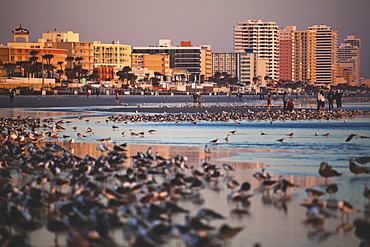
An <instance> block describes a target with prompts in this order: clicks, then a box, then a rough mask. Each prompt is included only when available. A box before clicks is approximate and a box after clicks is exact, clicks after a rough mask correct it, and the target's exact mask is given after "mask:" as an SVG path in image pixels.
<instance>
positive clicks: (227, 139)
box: [225, 134, 230, 142]
mask: <svg viewBox="0 0 370 247" xmlns="http://www.w3.org/2000/svg"><path fill="white" fill-rule="evenodd" d="M225 141H227V142H228V141H230V134H227V136H226V138H225Z"/></svg>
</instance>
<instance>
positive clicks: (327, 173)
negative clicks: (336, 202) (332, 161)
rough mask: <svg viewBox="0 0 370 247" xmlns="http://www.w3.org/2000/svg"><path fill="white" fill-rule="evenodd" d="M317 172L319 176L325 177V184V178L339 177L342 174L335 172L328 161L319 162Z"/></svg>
mask: <svg viewBox="0 0 370 247" xmlns="http://www.w3.org/2000/svg"><path fill="white" fill-rule="evenodd" d="M319 174H320V176H322V177H324V178H325V184H326V183H327V180H328V178H329V177H339V176H341V175H342V173H339V172H337V171H336V170H334V169H333V168H332V167H331V166H330V165H329V164H328V163H326V162H321V164H320V168H319Z"/></svg>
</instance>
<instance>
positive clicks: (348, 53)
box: [337, 35, 361, 85]
mask: <svg viewBox="0 0 370 247" xmlns="http://www.w3.org/2000/svg"><path fill="white" fill-rule="evenodd" d="M337 59H338V62H339V61H342V63H343V60H347V61H351V62H352V63H353V71H352V73H353V81H352V82H351V83H352V84H354V85H360V84H361V40H360V39H356V38H355V36H354V35H349V36H347V38H346V39H345V40H344V43H341V44H340V45H339V46H338V50H337Z"/></svg>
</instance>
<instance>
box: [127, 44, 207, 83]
mask: <svg viewBox="0 0 370 247" xmlns="http://www.w3.org/2000/svg"><path fill="white" fill-rule="evenodd" d="M184 44H185V45H186V46H181V45H180V46H176V47H174V46H172V44H171V40H169V39H161V40H159V45H158V46H147V47H133V48H132V53H133V54H152V55H154V54H167V55H169V64H170V68H171V69H181V70H186V71H187V72H188V73H190V74H191V76H192V77H193V78H197V79H198V80H199V77H200V75H201V50H202V47H200V46H189V45H188V43H183V45H184Z"/></svg>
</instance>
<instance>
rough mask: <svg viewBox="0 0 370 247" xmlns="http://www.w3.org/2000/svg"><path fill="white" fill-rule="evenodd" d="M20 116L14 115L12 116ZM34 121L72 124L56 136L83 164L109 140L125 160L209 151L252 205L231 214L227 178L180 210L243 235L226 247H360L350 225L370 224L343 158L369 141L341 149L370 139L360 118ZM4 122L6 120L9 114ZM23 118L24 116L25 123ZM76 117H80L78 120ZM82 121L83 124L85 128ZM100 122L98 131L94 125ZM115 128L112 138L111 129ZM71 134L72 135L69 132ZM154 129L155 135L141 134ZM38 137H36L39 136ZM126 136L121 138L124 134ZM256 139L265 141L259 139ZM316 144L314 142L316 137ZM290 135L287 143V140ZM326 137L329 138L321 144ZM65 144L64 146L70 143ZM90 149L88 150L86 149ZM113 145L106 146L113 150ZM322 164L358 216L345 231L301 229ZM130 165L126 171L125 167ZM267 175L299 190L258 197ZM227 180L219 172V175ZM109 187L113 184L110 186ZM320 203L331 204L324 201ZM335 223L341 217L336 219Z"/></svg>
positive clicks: (37, 239) (38, 238)
mask: <svg viewBox="0 0 370 247" xmlns="http://www.w3.org/2000/svg"><path fill="white" fill-rule="evenodd" d="M19 113H20V111H19V110H15V111H13V114H14V116H16V115H19ZM50 113H51V112H49V111H48V112H43V111H40V112H38V113H35V114H36V115H37V116H40V117H46V116H48V117H53V118H56V119H64V120H70V121H72V123H71V124H64V125H63V126H64V127H65V128H66V130H65V131H60V132H59V133H58V134H59V135H60V136H62V135H69V136H70V138H71V137H73V138H75V140H76V142H77V143H73V144H69V143H67V142H64V143H62V145H63V146H64V147H65V148H66V149H70V150H71V151H72V152H73V153H75V154H77V155H79V156H81V157H83V156H84V155H85V154H87V153H89V154H91V155H93V156H94V157H95V156H99V155H101V153H99V152H98V151H96V150H95V147H96V145H97V143H99V142H98V141H97V140H98V139H101V138H107V137H112V138H113V141H114V142H115V143H117V144H121V143H127V144H128V145H129V146H128V147H127V150H128V151H127V153H128V155H129V156H132V155H134V154H136V152H137V151H142V152H145V151H146V149H147V147H148V146H151V147H153V151H154V152H156V151H158V152H159V154H160V155H162V156H164V157H167V158H168V157H173V156H175V155H176V154H180V155H187V156H188V157H189V161H188V162H187V163H188V165H189V166H190V165H194V166H197V167H198V166H199V163H200V162H201V161H202V160H203V159H204V158H205V154H204V152H203V148H204V146H205V145H208V146H209V147H210V148H211V153H212V154H211V159H210V163H214V164H216V165H217V166H219V167H220V166H221V165H222V164H223V163H228V164H230V165H232V166H233V167H235V168H236V172H230V173H229V174H228V176H232V177H234V178H235V179H236V180H237V181H239V182H240V183H241V182H244V181H249V182H250V183H251V184H252V191H251V193H254V196H253V197H252V198H251V199H250V204H246V205H244V206H243V207H241V209H243V211H239V212H236V211H235V210H234V209H235V208H236V207H235V205H233V204H230V203H229V202H228V201H227V200H226V198H227V195H228V194H229V193H230V190H229V189H228V188H227V187H226V185H225V180H226V174H225V176H224V177H223V178H220V179H219V183H218V184H207V185H206V188H205V189H204V190H201V192H200V196H199V197H198V198H194V200H187V201H180V202H179V205H180V206H182V207H185V208H187V209H189V210H191V212H192V213H194V214H195V213H196V212H197V211H198V210H199V209H200V208H212V209H214V210H216V211H218V212H220V213H221V214H223V215H224V216H225V217H226V219H225V220H222V221H215V222H212V223H211V225H212V226H215V227H218V226H219V225H221V224H222V223H225V222H227V223H228V224H229V225H231V226H243V227H245V229H244V230H243V231H242V232H241V233H240V234H239V235H238V236H237V237H236V238H235V239H234V240H233V241H231V242H230V244H229V246H234V247H235V246H252V245H253V244H254V243H256V242H260V243H261V244H262V246H358V245H359V243H360V241H359V240H358V239H357V238H356V237H355V236H354V232H353V229H352V228H351V223H352V221H353V219H354V218H357V217H364V215H365V216H369V211H370V206H369V205H370V204H369V202H368V201H367V200H366V199H365V198H364V197H363V196H362V191H363V188H364V184H365V183H369V182H370V176H369V175H363V174H362V175H360V177H359V178H356V179H355V177H354V175H353V174H352V173H350V171H349V169H348V164H349V163H348V160H349V158H356V157H361V156H369V155H370V153H369V150H370V139H365V138H363V139H361V138H357V139H353V140H351V141H350V142H348V143H346V142H345V140H346V138H347V137H348V136H349V134H352V133H356V134H358V135H363V136H370V118H369V116H367V117H359V118H353V119H347V120H348V121H347V122H344V121H343V119H340V120H329V121H326V120H325V121H324V120H322V121H318V120H312V121H284V122H283V121H274V122H273V123H272V124H270V122H269V121H260V122H256V121H255V122H249V121H241V122H240V123H241V124H240V125H236V124H235V122H232V121H231V122H226V123H217V122H199V123H198V124H192V123H180V124H175V123H160V124H159V123H150V122H149V123H127V124H125V123H112V122H108V123H106V122H105V119H106V116H107V115H109V114H112V113H109V114H107V113H104V112H94V111H89V112H88V114H90V115H87V114H86V111H83V110H82V109H76V112H74V113H72V114H71V113H63V112H60V111H58V112H52V114H50ZM9 114H11V113H10V112H9ZM21 114H24V115H23V116H29V115H30V112H29V111H28V112H27V111H21ZM27 114H28V115H27ZM78 116H83V118H82V119H78V118H77V117H78ZM86 119H88V120H89V121H88V122H87V121H85V120H86ZM96 121H99V122H100V123H95V122H96ZM113 124H114V125H116V126H118V127H119V128H118V129H117V130H113V129H112V126H113ZM73 126H77V127H78V130H77V131H74V130H73V129H72V127H73ZM87 127H91V128H92V129H93V130H94V132H95V134H94V135H88V134H86V133H85V131H86V129H87ZM130 129H131V130H132V131H134V132H136V133H137V132H140V131H144V132H145V135H144V137H132V136H130V134H129V130H130ZM150 129H155V130H156V132H155V133H154V134H150V133H148V132H147V131H148V130H150ZM233 130H237V133H236V134H235V135H233V134H231V139H230V141H229V142H226V141H224V138H225V137H226V135H227V134H228V133H229V132H230V131H233ZM40 131H41V130H40ZM123 131H126V132H127V134H126V135H122V132H123ZM261 131H263V132H264V133H266V135H261ZM316 131H318V132H319V136H315V132H316ZM78 132H80V133H82V134H85V135H87V138H85V139H78V138H77V136H76V134H77V133H78ZM291 132H293V133H294V135H293V137H292V138H291V137H288V136H287V134H288V133H291ZM325 133H329V137H325V136H322V135H323V134H325ZM70 138H68V139H70ZM215 138H219V139H220V143H218V144H212V143H211V142H210V141H211V140H213V139H215ZM280 138H286V142H283V143H280V142H278V141H277V140H278V139H280ZM89 143H92V144H89ZM112 145H113V144H107V146H108V147H111V146H112ZM322 161H325V162H328V163H329V164H330V165H332V166H333V167H334V168H335V169H336V170H338V171H339V172H341V173H343V175H342V176H341V177H339V178H334V179H329V183H330V182H335V183H337V184H338V186H339V191H338V193H337V194H336V196H335V198H336V199H337V200H342V199H344V200H346V201H349V202H350V203H351V204H353V205H354V206H355V207H356V208H357V209H360V210H361V212H359V213H352V214H350V221H349V225H348V224H347V225H346V224H344V223H343V222H342V221H341V220H340V218H338V219H329V220H326V221H325V223H324V224H323V225H319V226H317V225H312V224H306V223H303V222H304V221H305V219H306V217H305V212H306V210H305V208H303V207H301V206H299V203H301V202H302V201H303V200H305V199H306V198H307V196H306V194H305V192H304V189H305V188H307V187H315V188H318V189H320V190H325V188H326V186H325V185H324V178H321V177H320V176H319V175H318V172H317V171H318V168H319V164H320V162H322ZM130 164H131V163H130V160H128V161H127V163H126V164H125V166H126V165H130ZM261 167H266V169H267V171H268V172H269V173H271V174H272V175H273V177H274V178H277V176H278V174H282V175H283V176H284V178H285V179H287V180H290V181H292V182H294V183H296V184H298V185H299V187H298V188H294V189H291V190H289V192H288V195H289V196H288V197H286V198H284V197H281V196H276V195H274V194H270V195H264V194H262V193H261V192H260V191H259V190H258V187H259V183H258V182H257V181H256V180H254V179H253V178H252V174H253V173H254V172H255V171H260V169H261ZM224 173H225V172H224ZM110 182H111V184H110V185H112V184H113V183H114V181H113V180H111V181H110ZM323 199H329V195H325V196H324V197H323ZM336 214H337V215H338V216H340V213H339V212H336ZM175 221H176V222H179V223H182V222H183V221H184V219H183V216H182V215H180V216H177V217H176V218H175ZM113 238H114V240H115V242H116V243H117V245H118V246H128V244H127V242H126V241H125V240H124V239H123V237H122V230H120V229H118V230H115V231H114V234H113ZM30 242H31V245H32V246H45V247H47V246H54V243H53V235H52V234H50V233H49V232H48V231H47V230H46V229H45V228H41V229H39V230H37V231H35V232H32V233H31V234H30ZM59 243H60V245H59V246H65V236H61V237H60V240H59ZM166 246H183V245H179V243H177V242H175V241H171V242H169V243H168V244H167V245H166Z"/></svg>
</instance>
